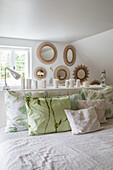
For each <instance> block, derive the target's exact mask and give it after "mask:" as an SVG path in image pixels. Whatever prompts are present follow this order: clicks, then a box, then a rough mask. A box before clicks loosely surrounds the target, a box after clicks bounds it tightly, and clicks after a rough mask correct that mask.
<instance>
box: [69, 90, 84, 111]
mask: <svg viewBox="0 0 113 170" xmlns="http://www.w3.org/2000/svg"><path fill="white" fill-rule="evenodd" d="M70 100H71V109H72V110H78V104H77V100H85V97H84V95H82V93H81V94H73V95H71V96H70Z"/></svg>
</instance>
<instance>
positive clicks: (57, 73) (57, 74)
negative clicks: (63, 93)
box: [54, 65, 70, 83]
mask: <svg viewBox="0 0 113 170" xmlns="http://www.w3.org/2000/svg"><path fill="white" fill-rule="evenodd" d="M54 78H55V79H58V80H59V83H65V80H66V79H69V78H70V71H69V69H68V68H67V67H66V66H64V65H60V66H58V67H57V68H56V69H55V70H54Z"/></svg>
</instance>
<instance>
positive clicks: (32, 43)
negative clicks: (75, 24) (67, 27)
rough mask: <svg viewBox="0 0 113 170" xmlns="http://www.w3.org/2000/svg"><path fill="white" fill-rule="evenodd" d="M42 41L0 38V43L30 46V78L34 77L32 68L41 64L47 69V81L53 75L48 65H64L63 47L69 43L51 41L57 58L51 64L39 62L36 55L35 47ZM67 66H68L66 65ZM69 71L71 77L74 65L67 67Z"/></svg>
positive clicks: (54, 66) (53, 66)
mask: <svg viewBox="0 0 113 170" xmlns="http://www.w3.org/2000/svg"><path fill="white" fill-rule="evenodd" d="M40 43H42V41H32V40H22V39H11V38H0V45H8V46H22V47H31V48H32V63H31V64H32V76H31V77H32V78H33V79H34V76H33V75H34V70H35V68H36V67H39V66H43V67H44V68H46V70H47V78H46V79H47V81H49V78H50V77H51V76H52V75H53V72H52V71H51V70H50V67H52V68H53V69H55V68H56V67H57V66H59V65H65V63H64V60H63V51H64V48H65V47H66V46H67V45H69V44H68V43H63V42H51V43H53V44H54V45H55V46H56V48H57V53H58V56H57V60H56V61H55V62H54V63H53V64H48V65H46V64H43V63H41V62H40V61H39V60H38V58H37V55H36V50H37V47H38V46H39V45H40ZM67 67H68V66H67ZM68 68H69V69H70V71H71V77H72V70H73V69H74V66H72V67H68Z"/></svg>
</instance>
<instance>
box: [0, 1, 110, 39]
mask: <svg viewBox="0 0 113 170" xmlns="http://www.w3.org/2000/svg"><path fill="white" fill-rule="evenodd" d="M110 29H113V0H0V37H12V38H23V39H32V40H49V41H65V42H73V41H76V40H79V39H83V38H86V37H89V36H92V35H95V34H98V33H101V32H104V31H107V30H110Z"/></svg>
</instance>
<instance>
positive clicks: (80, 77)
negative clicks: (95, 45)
mask: <svg viewBox="0 0 113 170" xmlns="http://www.w3.org/2000/svg"><path fill="white" fill-rule="evenodd" d="M77 76H78V77H79V79H83V78H84V77H85V72H84V70H82V69H81V70H79V71H78V73H77Z"/></svg>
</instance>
